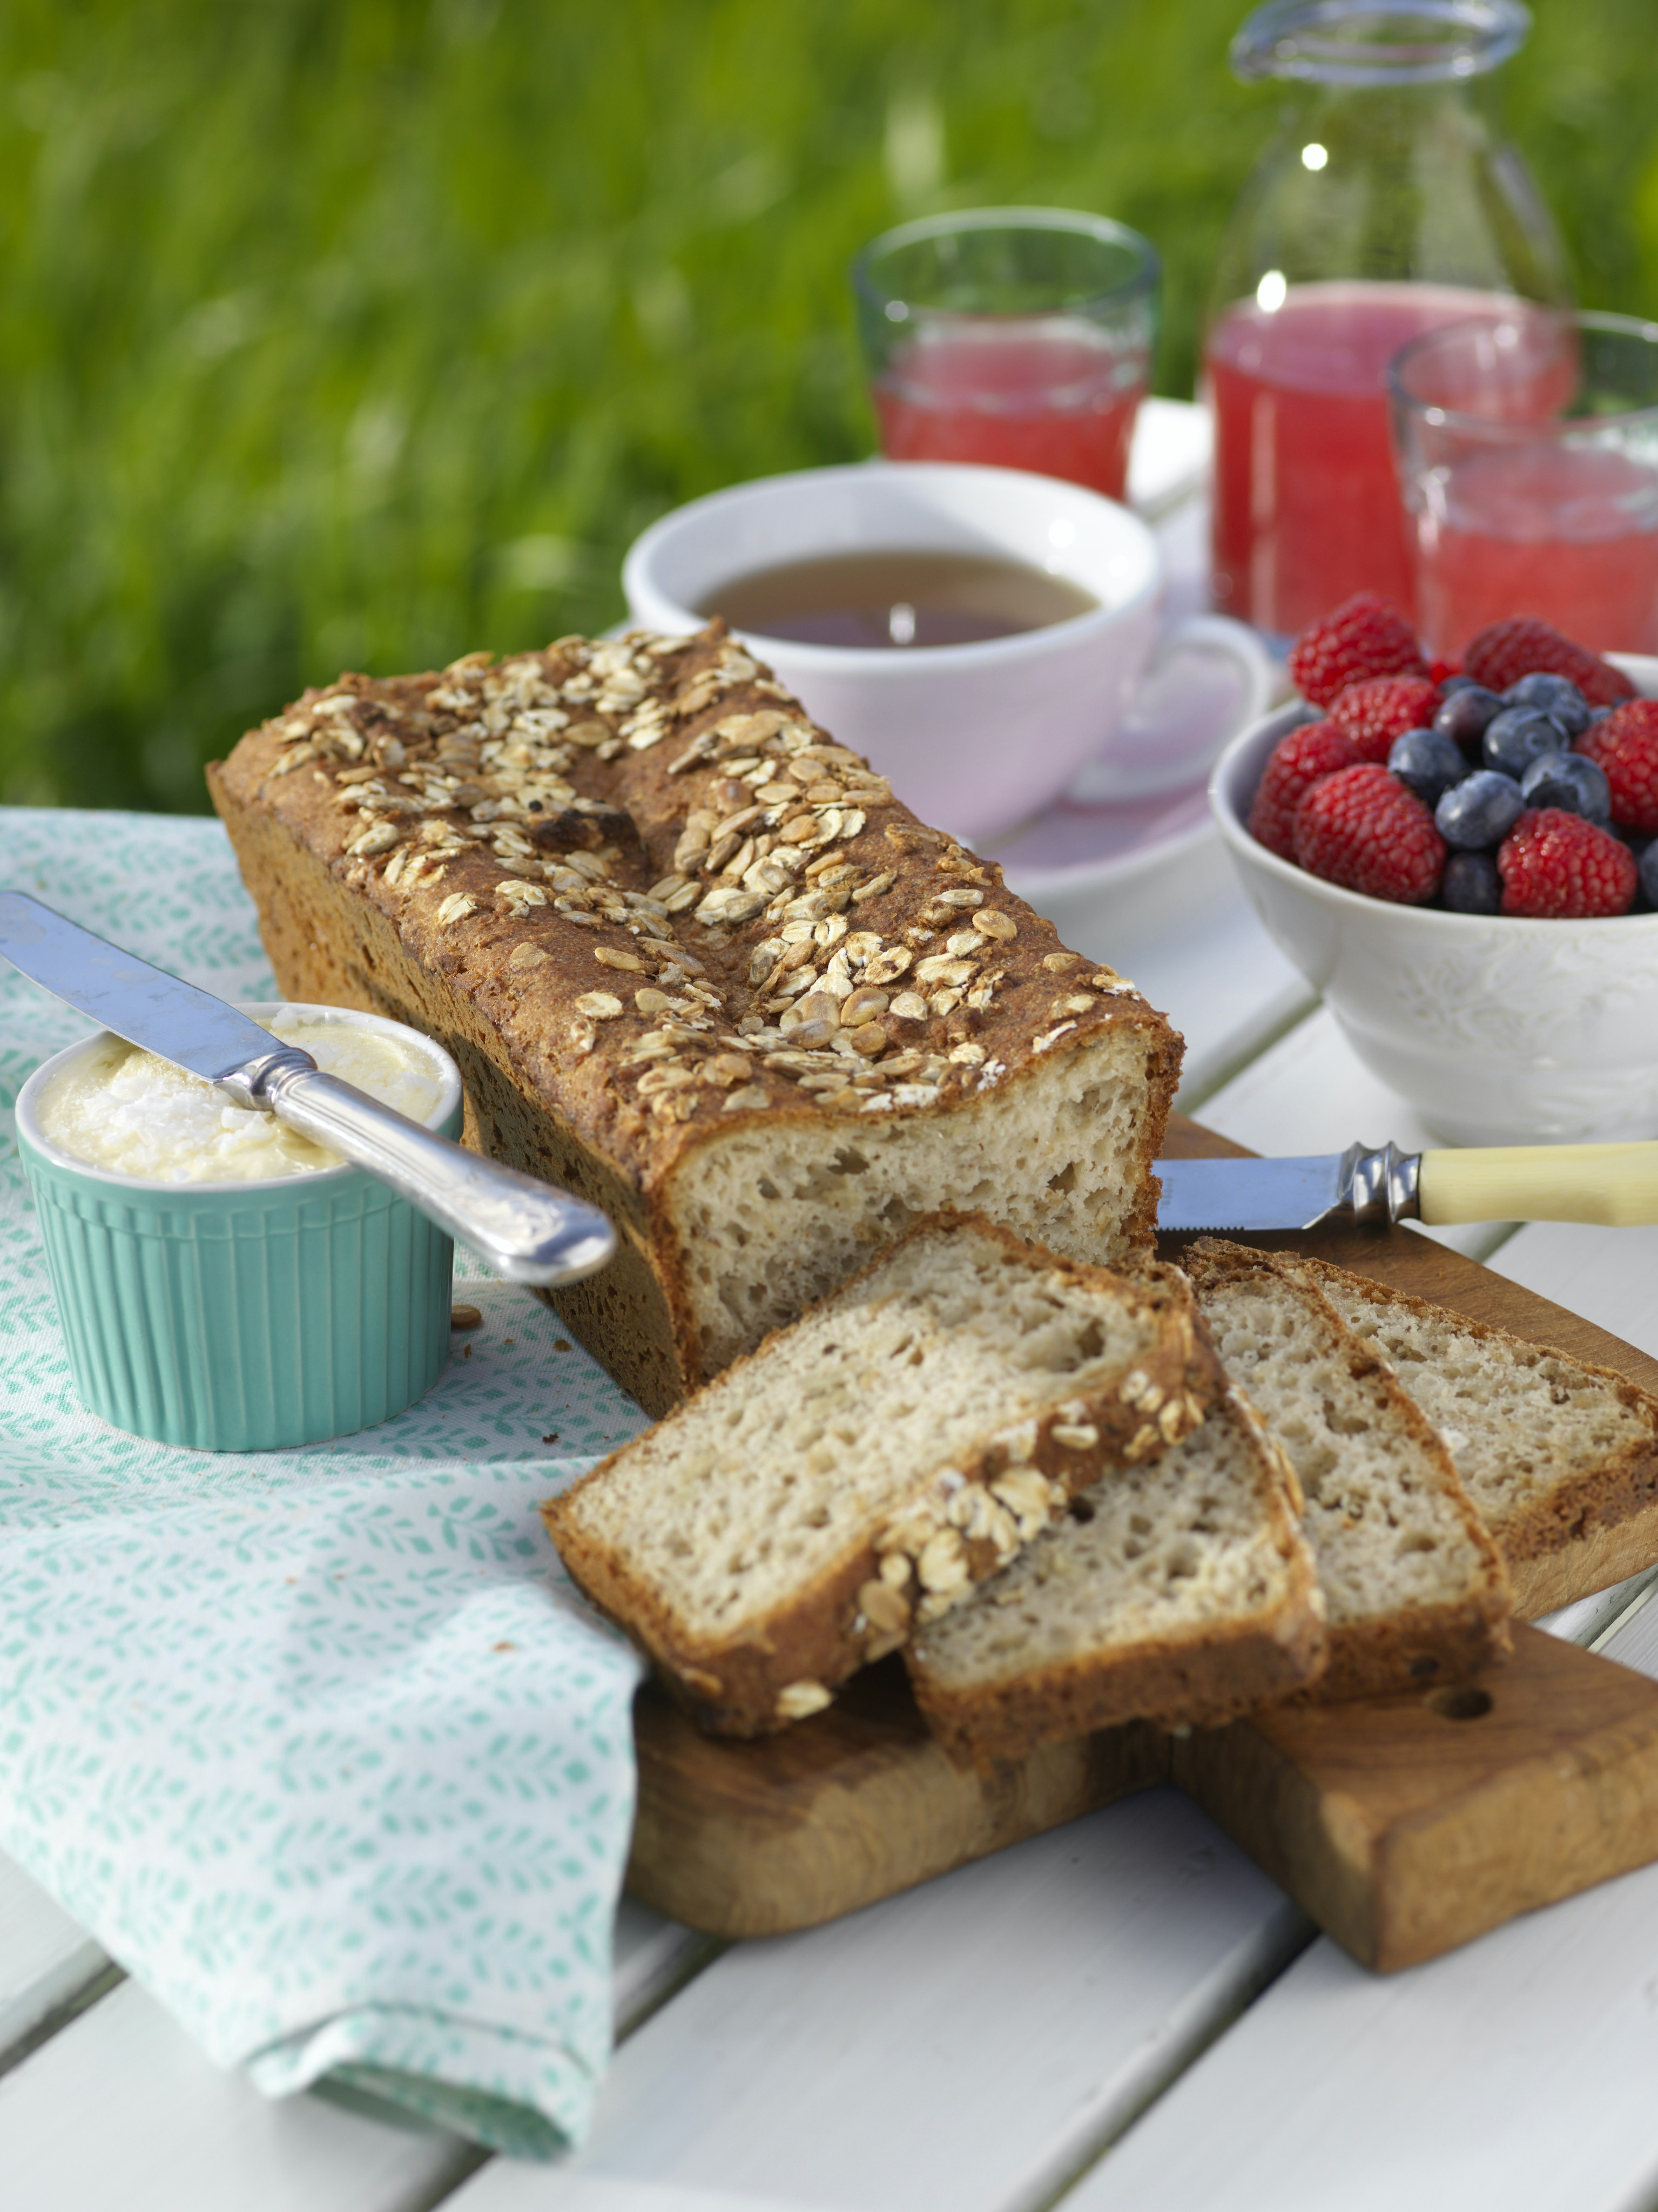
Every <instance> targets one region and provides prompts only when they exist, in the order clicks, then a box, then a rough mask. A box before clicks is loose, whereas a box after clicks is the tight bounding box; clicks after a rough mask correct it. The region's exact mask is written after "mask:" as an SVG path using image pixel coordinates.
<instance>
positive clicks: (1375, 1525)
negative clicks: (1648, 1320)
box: [1186, 1237, 1509, 1698]
mask: <svg viewBox="0 0 1658 2212" xmlns="http://www.w3.org/2000/svg"><path fill="white" fill-rule="evenodd" d="M1186 1264H1187V1269H1188V1272H1189V1273H1190V1274H1191V1277H1192V1281H1193V1286H1194V1287H1195V1289H1196V1291H1197V1297H1198V1304H1199V1309H1200V1310H1201V1311H1202V1313H1203V1316H1204V1318H1205V1320H1206V1322H1207V1323H1208V1326H1209V1329H1210V1333H1211V1334H1212V1337H1213V1339H1214V1343H1215V1349H1216V1351H1217V1352H1218V1353H1219V1354H1220V1358H1221V1364H1222V1365H1223V1366H1224V1368H1225V1370H1226V1371H1227V1373H1228V1374H1229V1375H1230V1376H1231V1378H1232V1380H1233V1381H1234V1382H1235V1383H1238V1384H1239V1385H1240V1386H1241V1387H1242V1389H1243V1390H1244V1391H1245V1392H1246V1393H1247V1394H1248V1396H1249V1398H1250V1399H1251V1401H1253V1403H1254V1405H1255V1407H1257V1409H1258V1410H1259V1412H1260V1415H1261V1417H1262V1419H1264V1420H1265V1422H1266V1425H1267V1427H1268V1429H1269V1430H1270V1431H1272V1435H1273V1437H1275V1438H1276V1440H1277V1441H1278V1443H1279V1444H1281V1445H1282V1446H1283V1448H1284V1451H1285V1453H1286V1454H1287V1455H1288V1457H1289V1460H1290V1463H1291V1466H1292V1467H1293V1468H1295V1471H1296V1474H1297V1477H1298V1478H1299V1480H1300V1482H1301V1486H1302V1489H1303V1492H1304V1493H1305V1497H1306V1508H1305V1516H1304V1521H1303V1526H1304V1528H1305V1529H1306V1533H1307V1536H1308V1539H1309V1541H1310V1543H1311V1545H1312V1547H1313V1556H1314V1558H1315V1559H1316V1561H1317V1562H1318V1574H1319V1583H1320V1586H1321V1589H1322V1590H1323V1592H1324V1601H1325V1605H1326V1607H1327V1617H1328V1625H1329V1636H1330V1661H1329V1666H1328V1668H1327V1671H1326V1673H1325V1675H1324V1677H1323V1680H1322V1681H1321V1683H1320V1685H1319V1686H1318V1688H1317V1690H1316V1691H1315V1692H1314V1693H1313V1694H1314V1695H1315V1696H1317V1697H1320V1698H1353V1697H1367V1696H1370V1695H1372V1694H1374V1693H1379V1692H1383V1691H1387V1690H1395V1689H1407V1688H1411V1687H1413V1686H1414V1687H1422V1686H1428V1685H1431V1684H1433V1683H1435V1682H1448V1681H1455V1680H1457V1679H1458V1678H1459V1677H1461V1676H1465V1675H1467V1674H1475V1673H1477V1672H1478V1671H1479V1668H1481V1667H1484V1666H1486V1665H1488V1664H1489V1663H1490V1662H1491V1660H1493V1659H1495V1658H1498V1657H1500V1656H1503V1654H1504V1653H1505V1652H1506V1651H1507V1650H1508V1648H1509V1632H1508V1614H1509V1587H1508V1581H1507V1577H1505V1576H1504V1574H1503V1564H1502V1561H1501V1559H1499V1558H1498V1556H1497V1550H1496V1547H1494V1545H1493V1544H1492V1542H1491V1538H1490V1536H1489V1535H1488V1534H1486V1532H1485V1528H1483V1527H1482V1526H1481V1524H1480V1522H1479V1516H1478V1515H1477V1514H1476V1513H1475V1511H1474V1510H1473V1506H1472V1505H1471V1504H1469V1502H1468V1499H1467V1496H1466V1494H1465V1493H1464V1492H1463V1489H1462V1486H1461V1483H1460V1482H1459V1481H1458V1480H1457V1478H1456V1470H1455V1467H1454V1466H1453V1465H1452V1463H1451V1459H1450V1455H1449V1454H1448V1452H1447V1450H1446V1449H1445V1447H1444V1445H1443V1444H1442V1443H1441V1442H1440V1440H1439V1438H1438V1437H1437V1436H1436V1433H1435V1432H1434V1430H1433V1428H1432V1427H1431V1426H1430V1424H1429V1422H1428V1421H1427V1420H1426V1419H1424V1416H1423V1414H1422V1413H1420V1412H1419V1411H1418V1408H1417V1407H1416V1406H1415V1405H1413V1404H1412V1401H1411V1400H1410V1399H1409V1398H1408V1397H1407V1396H1406V1394H1405V1392H1404V1391H1403V1390H1402V1389H1400V1386H1399V1384H1398V1383H1396V1382H1395V1381H1394V1376H1393V1372H1392V1370H1391V1369H1390V1368H1389V1367H1388V1364H1387V1363H1386V1361H1385V1360H1382V1359H1380V1358H1378V1357H1377V1356H1376V1352H1375V1351H1374V1349H1373V1348H1372V1347H1371V1346H1369V1345H1366V1344H1364V1343H1363V1342H1361V1341H1360V1340H1359V1339H1358V1338H1357V1337H1356V1336H1355V1335H1354V1334H1353V1333H1352V1331H1351V1329H1349V1328H1348V1327H1347V1325H1346V1323H1345V1322H1344V1321H1343V1320H1342V1319H1341V1317H1340V1316H1339V1314H1338V1313H1337V1312H1336V1310H1335V1309H1334V1307H1333V1306H1332V1305H1331V1304H1330V1303H1329V1301H1328V1300H1327V1298H1326V1297H1325V1296H1324V1294H1323V1292H1322V1291H1321V1290H1320V1289H1319V1287H1318V1285H1317V1283H1316V1281H1315V1279H1314V1277H1313V1276H1312V1274H1311V1273H1309V1271H1308V1270H1307V1269H1305V1268H1304V1267H1301V1266H1300V1265H1298V1263H1297V1261H1295V1260H1294V1259H1293V1258H1291V1257H1290V1256H1287V1255H1279V1254H1274V1253H1268V1252H1259V1251H1254V1250H1251V1249H1248V1248H1246V1247H1245V1246H1242V1245H1239V1244H1230V1243H1224V1242H1222V1241H1221V1240H1220V1239H1218V1238H1213V1239H1212V1238H1207V1237H1206V1238H1203V1239H1201V1240H1200V1241H1199V1243H1196V1244H1194V1245H1193V1247H1192V1249H1191V1251H1190V1253H1189V1254H1188V1255H1187V1262H1186Z"/></svg>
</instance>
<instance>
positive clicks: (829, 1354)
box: [545, 1215, 1219, 1735]
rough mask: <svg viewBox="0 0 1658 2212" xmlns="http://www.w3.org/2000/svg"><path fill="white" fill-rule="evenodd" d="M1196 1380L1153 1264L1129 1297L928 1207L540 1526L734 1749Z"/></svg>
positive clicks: (1106, 1282) (1189, 1320) (1168, 1273)
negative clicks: (897, 1238) (919, 1219)
mask: <svg viewBox="0 0 1658 2212" xmlns="http://www.w3.org/2000/svg"><path fill="white" fill-rule="evenodd" d="M1218 1383H1219V1377H1218V1369H1217V1367H1216V1365H1215V1363H1214V1360H1213V1358H1212V1354H1210V1353H1209V1352H1208V1351H1207V1349H1206V1346H1202V1345H1201V1344H1200V1343H1199V1340H1198V1337H1197V1334H1196V1331H1195V1328H1194V1318H1193V1307H1192V1302H1191V1291H1190V1287H1189V1285H1187V1282H1186V1280H1185V1279H1184V1277H1183V1276H1181V1275H1180V1274H1179V1273H1176V1272H1175V1270H1173V1269H1168V1268H1165V1269H1157V1270H1154V1271H1153V1272H1152V1273H1151V1274H1149V1275H1148V1277H1147V1279H1145V1280H1144V1281H1134V1282H1130V1281H1127V1280H1126V1279H1123V1278H1121V1277H1119V1276H1116V1275H1112V1274H1108V1273H1106V1272H1105V1271H1104V1269H1102V1268H1098V1267H1084V1266H1083V1265H1081V1264H1080V1263H1079V1262H1076V1261H1065V1260H1059V1259H1056V1258H1055V1257H1054V1255H1053V1254H1052V1253H1048V1252H1044V1251H1042V1250H1040V1249H1037V1248H1035V1247H1034V1246H1031V1245H1028V1244H1023V1243H1020V1242H1019V1240H1018V1239H1017V1237H1014V1236H1012V1235H1011V1232H1009V1231H1005V1230H1003V1229H999V1228H996V1227H993V1226H992V1225H991V1224H990V1223H988V1222H987V1221H985V1220H983V1219H982V1218H980V1217H979V1216H977V1215H966V1216H963V1215H955V1216H950V1215H946V1216H934V1217H932V1218H929V1219H928V1220H926V1221H925V1222H923V1223H921V1224H920V1225H917V1227H916V1228H915V1229H914V1230H913V1231H911V1232H910V1233H909V1234H908V1236H907V1237H904V1239H903V1240H902V1243H898V1244H896V1246H894V1247H892V1248H891V1249H890V1250H889V1251H888V1252H887V1253H885V1254H884V1255H883V1256H882V1257H880V1258H878V1259H877V1260H875V1261H872V1263H871V1264H870V1266H869V1267H866V1268H865V1269H864V1270H863V1271H862V1272H861V1273H859V1274H858V1275H856V1276H854V1277H853V1279H852V1280H851V1281H850V1282H848V1283H847V1284H845V1285H842V1287H841V1289H840V1290H838V1291H835V1293H834V1294H833V1295H832V1296H831V1297H829V1298H827V1299H825V1300H824V1301H823V1304H821V1305H818V1306H816V1307H814V1308H813V1309H811V1310H810V1311H809V1312H808V1313H807V1314H806V1315H805V1316H803V1317H802V1318H801V1319H800V1320H799V1322H795V1323H794V1324H793V1326H792V1327H791V1328H786V1329H781V1330H780V1331H778V1333H777V1334H775V1335H773V1336H771V1337H768V1339H767V1340H766V1341H765V1342H764V1343H763V1344H762V1345H761V1346H760V1347H759V1349H758V1350H757V1351H756V1352H752V1353H751V1354H750V1355H749V1357H748V1358H744V1359H742V1360H739V1361H738V1362H737V1363H736V1364H735V1365H733V1366H732V1367H731V1368H730V1369H728V1370H727V1371H726V1373H725V1374H724V1375H722V1376H719V1377H718V1378H717V1379H716V1380H715V1381H714V1383H711V1384H710V1385H709V1386H708V1388H707V1389H704V1390H702V1391H701V1392H700V1393H699V1394H698V1395H696V1396H695V1398H693V1399H691V1400H690V1401H689V1403H687V1404H686V1405H685V1406H683V1407H680V1408H679V1409H678V1410H677V1412H675V1413H672V1414H671V1415H670V1416H669V1417H668V1419H665V1420H664V1421H661V1422H659V1424H658V1425H657V1426H656V1427H655V1428H653V1429H651V1430H647V1432H646V1433H645V1434H644V1435H643V1436H642V1437H636V1438H635V1440H634V1442H633V1443H629V1444H626V1445H624V1446H623V1449H621V1450H620V1451H618V1452H615V1453H613V1454H612V1455H611V1456H610V1458H609V1459H607V1460H605V1461H604V1462H601V1464H600V1465H599V1466H598V1467H597V1468H594V1469H593V1471H592V1474H589V1475H587V1476H586V1477H585V1478H584V1479H583V1480H581V1481H580V1482H579V1483H577V1484H575V1485H574V1487H572V1488H571V1489H569V1490H568V1491H566V1492H564V1493H563V1495H562V1497H560V1498H556V1499H554V1500H553V1501H552V1503H551V1504H549V1505H548V1506H547V1507H546V1509H545V1512H546V1519H547V1524H548V1527H549V1528H550V1530H551V1532H552V1536H553V1541H554V1542H555V1543H556V1545H557V1547H558V1549H559V1553H560V1556H561V1557H562V1559H563V1561H564V1564H565V1565H566V1566H567V1567H568V1569H569V1571H570V1572H571V1574H572V1575H574V1577H575V1579H576V1581H577V1582H578V1583H580V1585H581V1587H582V1588H583V1589H585V1590H586V1591H587V1592H588V1594H589V1595H591V1596H592V1598H593V1599H594V1600H595V1601H597V1602H598V1604H599V1605H600V1606H602V1607H604V1610H605V1611H606V1612H607V1613H610V1615H611V1616H612V1618H613V1619H615V1620H616V1621H618V1622H619V1623H620V1624H621V1626H623V1628H625V1629H626V1630H627V1631H628V1632H629V1634H630V1635H631V1636H632V1637H633V1638H635V1641H636V1642H638V1643H639V1644H641V1645H642V1646H643V1648H644V1649H645V1650H647V1652H648V1653H649V1654H650V1656H651V1657H652V1658H653V1659H654V1660H655V1661H656V1662H657V1664H658V1666H659V1668H661V1670H662V1672H663V1673H664V1674H665V1676H666V1678H667V1680H668V1681H669V1684H670V1686H671V1687H673V1688H674V1689H675V1691H676V1692H677V1694H678V1695H680V1696H681V1697H682V1699H683V1701H684V1702H685V1703H686V1704H687V1705H688V1706H689V1708H690V1710H691V1711H692V1712H693V1714H694V1715H695V1717H696V1718H697V1720H698V1721H699V1722H700V1723H701V1724H702V1725H704V1726H705V1727H708V1728H710V1729H715V1730H718V1731H720V1732H721V1733H725V1734H730V1735H758V1734H761V1733H763V1732H764V1731H766V1730H768V1729H775V1728H780V1727H782V1726H783V1725H784V1724H785V1723H787V1722H789V1721H792V1720H798V1719H800V1718H802V1717H805V1715H806V1714H808V1713H811V1712H815V1711H819V1710H820V1709H821V1708H822V1707H823V1706H824V1705H827V1704H828V1703H829V1697H830V1694H831V1692H833V1690H834V1688H835V1685H836V1684H837V1683H839V1682H841V1681H842V1680H845V1678H846V1677H847V1675H848V1674H851V1673H852V1672H853V1669H854V1668H858V1667H860V1666H862V1665H863V1664H864V1663H865V1661H866V1660H870V1659H874V1658H878V1657H879V1656H881V1655H882V1654H883V1653H884V1652H886V1651H890V1650H893V1649H894V1648H895V1647H896V1645H897V1644H901V1643H902V1641H903V1640H904V1638H905V1637H906V1636H907V1635H908V1633H909V1631H910V1628H911V1626H912V1625H913V1624H914V1623H918V1622H924V1621H926V1620H932V1619H936V1618H937V1617H938V1616H939V1615H940V1614H942V1613H944V1611H946V1610H947V1608H948V1607H950V1606H951V1605H953V1604H954V1603H955V1602H956V1601H957V1599H958V1598H960V1597H962V1596H963V1595H965V1594H966V1592H967V1591H968V1590H969V1589H970V1588H971V1586H972V1585H973V1583H975V1582H977V1581H979V1580H981V1578H982V1577H984V1576H986V1575H988V1574H991V1573H993V1572H994V1571H995V1570H996V1569H997V1568H998V1567H1000V1566H1004V1565H1006V1563H1007V1561H1008V1560H1009V1559H1011V1558H1012V1557H1013V1555H1014V1553H1016V1552H1017V1550H1018V1549H1019V1548H1020V1547H1021V1546H1022V1545H1023V1544H1026V1543H1029V1541H1030V1540H1031V1539H1032V1537H1034V1536H1035V1535H1036V1534H1038V1533H1039V1531H1041V1530H1042V1529H1043V1528H1047V1527H1048V1523H1049V1521H1050V1520H1051V1519H1052V1518H1053V1517H1054V1516H1056V1515H1057V1514H1059V1513H1060V1512H1063V1510H1065V1507H1066V1504H1068V1503H1069V1501H1070V1499H1071V1498H1072V1497H1073V1496H1074V1495H1075V1494H1076V1492H1078V1491H1079V1490H1083V1489H1085V1488H1086V1487H1087V1486H1088V1485H1089V1484H1090V1483H1091V1482H1094V1481H1096V1480H1097V1479H1098V1478H1099V1476H1100V1475H1101V1474H1102V1473H1103V1472H1104V1470H1105V1469H1106V1468H1108V1467H1114V1466H1119V1465H1121V1464H1123V1463H1125V1462H1130V1463H1133V1462H1139V1461H1140V1460H1144V1459H1146V1458H1150V1457H1151V1456H1152V1455H1155V1454H1156V1453H1157V1452H1158V1451H1161V1450H1162V1449H1163V1448H1164V1446H1165V1445H1166V1444H1168V1443H1172V1442H1174V1441H1175V1440H1176V1439H1177V1438H1179V1437H1181V1436H1184V1435H1185V1434H1186V1433H1187V1431H1188V1430H1190V1429H1193V1428H1194V1427H1195V1426H1196V1425H1197V1424H1198V1423H1199V1421H1200V1420H1201V1419H1203V1416H1204V1413H1205V1411H1206V1407H1207V1404H1208V1401H1209V1400H1210V1398H1211V1397H1212V1395H1213V1394H1214V1391H1215V1390H1216V1389H1217V1388H1218Z"/></svg>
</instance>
